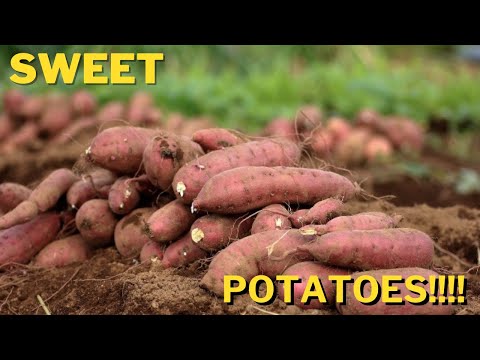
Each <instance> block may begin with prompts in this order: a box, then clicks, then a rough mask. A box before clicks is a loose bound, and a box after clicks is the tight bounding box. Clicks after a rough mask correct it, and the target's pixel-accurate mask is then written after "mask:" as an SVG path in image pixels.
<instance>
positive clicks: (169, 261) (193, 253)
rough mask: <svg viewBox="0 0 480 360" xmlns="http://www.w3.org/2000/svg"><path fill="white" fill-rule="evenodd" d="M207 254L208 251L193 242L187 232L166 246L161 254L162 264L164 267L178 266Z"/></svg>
mask: <svg viewBox="0 0 480 360" xmlns="http://www.w3.org/2000/svg"><path fill="white" fill-rule="evenodd" d="M207 256H208V252H206V251H205V250H202V249H200V247H198V246H197V245H196V244H195V243H193V242H192V239H191V238H190V234H189V233H187V234H185V235H183V236H182V237H181V238H180V239H179V240H177V241H175V242H173V243H171V244H170V245H168V246H167V249H166V250H165V254H163V259H162V266H163V267H164V268H171V267H180V266H184V265H188V264H190V263H192V262H194V261H196V260H200V259H203V258H206V257H207Z"/></svg>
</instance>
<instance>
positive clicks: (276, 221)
mask: <svg viewBox="0 0 480 360" xmlns="http://www.w3.org/2000/svg"><path fill="white" fill-rule="evenodd" d="M289 215H290V214H289V213H288V211H287V209H286V208H285V206H283V205H281V204H272V205H268V206H266V207H264V208H263V209H262V210H260V211H259V213H258V214H257V216H256V217H255V221H254V222H253V225H252V230H251V233H252V234H257V233H259V232H263V231H268V230H286V229H291V228H292V223H291V222H290V220H289Z"/></svg>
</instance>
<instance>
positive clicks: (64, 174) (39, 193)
mask: <svg viewBox="0 0 480 360" xmlns="http://www.w3.org/2000/svg"><path fill="white" fill-rule="evenodd" d="M77 180H78V177H77V175H75V174H74V173H73V172H72V171H71V170H70V169H67V168H62V169H58V170H54V171H53V172H51V173H50V174H49V175H48V176H47V177H46V178H45V179H44V180H42V182H40V184H38V185H37V187H36V188H35V189H34V190H33V191H32V192H31V193H30V196H29V197H28V199H27V200H25V201H23V202H22V203H20V204H19V205H18V206H17V207H15V208H14V209H12V210H11V211H10V212H8V213H6V214H5V215H3V216H2V217H0V230H1V229H7V228H9V227H11V226H14V225H17V224H21V223H24V222H26V221H29V220H31V219H33V218H34V217H35V216H36V215H37V214H38V213H42V212H45V211H47V210H50V209H52V208H53V207H54V206H55V205H56V204H57V202H58V200H59V199H60V197H61V196H62V195H63V194H65V192H66V191H67V190H68V189H69V188H70V186H72V184H73V183H74V182H75V181H77Z"/></svg>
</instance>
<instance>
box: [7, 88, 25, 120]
mask: <svg viewBox="0 0 480 360" xmlns="http://www.w3.org/2000/svg"><path fill="white" fill-rule="evenodd" d="M26 99H27V96H26V95H25V94H24V93H23V92H21V91H20V90H17V89H9V90H7V91H5V92H4V93H3V99H2V100H3V111H5V112H6V113H7V114H9V115H12V116H18V115H20V114H21V110H22V106H23V103H24V102H25V100H26Z"/></svg>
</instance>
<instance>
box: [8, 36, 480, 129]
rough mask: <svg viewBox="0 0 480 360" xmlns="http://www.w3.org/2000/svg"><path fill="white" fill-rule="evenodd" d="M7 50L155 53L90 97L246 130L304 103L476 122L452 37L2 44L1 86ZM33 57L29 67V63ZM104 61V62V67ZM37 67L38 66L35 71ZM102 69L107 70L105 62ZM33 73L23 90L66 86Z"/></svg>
mask: <svg viewBox="0 0 480 360" xmlns="http://www.w3.org/2000/svg"><path fill="white" fill-rule="evenodd" d="M17 52H29V53H32V54H34V55H35V54H36V53H38V52H47V53H49V54H51V56H54V54H55V53H56V52H66V53H67V54H72V53H74V52H80V53H83V52H164V53H165V61H164V62H163V63H159V64H157V84H156V85H145V84H142V83H143V80H142V79H143V72H144V70H143V62H140V63H138V64H133V65H132V73H133V74H135V76H137V77H138V81H137V84H136V85H115V86H111V85H110V86H104V85H100V86H99V85H87V86H86V87H87V88H88V89H89V90H90V91H92V92H93V93H94V94H96V95H97V96H98V98H99V100H100V102H106V101H108V100H111V99H119V100H122V99H123V100H126V99H127V98H128V97H129V96H130V95H131V94H132V93H133V92H134V91H136V90H140V89H142V90H147V91H150V92H152V93H154V95H155V99H156V102H157V105H159V106H160V107H162V109H164V110H165V111H180V112H183V113H185V114H187V115H210V116H212V117H213V118H215V119H216V120H217V121H218V123H219V124H220V125H222V126H226V127H231V128H241V129H243V130H245V131H252V130H257V129H259V128H262V127H263V126H264V125H265V124H266V123H267V122H268V121H269V120H270V119H271V118H273V117H275V116H280V115H285V116H290V117H291V116H293V115H294V114H295V110H296V109H297V108H298V107H299V106H301V105H302V104H305V103H314V104H318V105H321V106H322V107H323V109H324V110H325V111H326V112H328V113H331V114H340V115H343V116H346V117H349V118H352V117H353V116H354V115H355V113H356V112H357V111H358V110H359V109H361V108H364V107H372V108H374V109H376V110H377V111H379V112H381V113H385V114H389V113H395V114H401V115H406V116H409V117H412V118H414V119H415V120H417V121H419V122H421V123H424V124H427V123H428V122H429V120H431V119H441V120H442V121H444V122H446V123H447V124H448V128H449V130H450V131H451V132H456V133H464V132H466V131H468V132H471V131H470V130H474V129H479V128H480V81H479V80H480V79H479V77H478V74H479V68H480V67H479V66H478V65H477V63H476V62H475V61H477V60H478V56H477V55H478V49H477V48H475V47H464V46H463V47H460V46H452V45H434V46H399V45H391V46H387V45H382V46H367V45H358V46H342V45H328V46H327V45H323V46H311V45H309V46H307V45H272V46H257V45H255V46H254V45H252V46H248V45H193V46H184V45H181V46H180V45H179V46H174V45H4V46H2V47H1V48H0V69H3V71H2V73H0V76H1V77H0V79H1V82H2V84H1V88H0V91H2V90H3V89H6V88H10V87H13V86H14V84H13V83H11V81H10V80H9V76H10V75H11V74H12V72H13V70H12V69H11V68H10V66H9V61H10V58H11V56H12V55H13V54H15V53H17ZM34 65H36V66H39V64H38V61H34ZM105 68H106V69H108V66H105ZM39 73H40V72H39ZM106 73H108V70H106ZM84 86H85V85H83V84H82V75H81V73H79V76H77V79H76V82H75V84H74V85H64V84H62V83H61V81H59V83H58V84H57V85H56V86H55V87H53V86H51V85H50V86H49V85H45V83H44V81H43V80H42V79H39V80H38V81H36V82H35V83H34V84H32V85H29V86H23V87H22V89H23V90H24V91H26V92H31V93H34V92H43V91H50V90H56V91H66V92H71V91H73V90H76V89H78V88H80V87H84Z"/></svg>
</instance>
